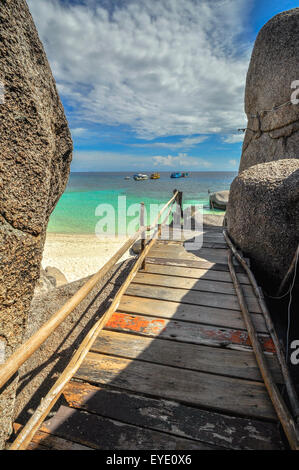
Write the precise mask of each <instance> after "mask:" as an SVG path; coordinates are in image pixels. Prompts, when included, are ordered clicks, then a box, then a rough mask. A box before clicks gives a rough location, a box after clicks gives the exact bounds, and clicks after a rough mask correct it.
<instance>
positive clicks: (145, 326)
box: [106, 312, 167, 334]
mask: <svg viewBox="0 0 299 470" xmlns="http://www.w3.org/2000/svg"><path fill="white" fill-rule="evenodd" d="M166 322H167V320H163V319H160V318H155V319H152V320H149V319H147V318H145V317H142V316H134V315H129V314H126V313H119V312H115V313H114V314H113V315H112V317H111V319H110V320H109V321H108V322H107V324H106V328H113V329H124V330H130V331H133V332H135V333H145V332H146V331H151V332H152V333H153V334H159V333H160V332H161V331H162V330H163V328H164V327H165V324H166Z"/></svg>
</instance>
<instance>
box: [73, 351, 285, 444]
mask: <svg viewBox="0 0 299 470" xmlns="http://www.w3.org/2000/svg"><path fill="white" fill-rule="evenodd" d="M76 378H79V379H83V380H87V381H89V382H91V383H98V384H105V385H110V386H114V387H118V388H122V389H125V390H130V391H135V392H138V393H145V394H148V395H151V396H156V397H162V398H167V399H171V400H177V401H179V402H182V403H188V404H192V405H196V406H201V407H204V408H206V409H212V410H222V412H229V413H235V414H237V415H243V416H247V417H258V418H264V419H269V420H276V415H275V411H274V409H273V407H272V404H271V401H270V399H269V397H268V394H267V392H266V389H265V387H264V385H263V384H261V383H260V382H253V381H248V380H243V379H236V378H232V377H224V376H220V375H213V374H207V373H205V372H196V371H188V370H184V369H178V368H174V367H168V366H162V365H158V364H153V363H146V362H142V361H138V360H133V361H132V360H129V359H123V358H116V357H111V356H106V355H102V354H96V353H89V354H88V355H87V357H86V359H85V361H84V362H83V364H82V365H81V367H80V369H79V370H78V371H77V373H76ZM72 440H74V439H72ZM88 445H89V444H88Z"/></svg>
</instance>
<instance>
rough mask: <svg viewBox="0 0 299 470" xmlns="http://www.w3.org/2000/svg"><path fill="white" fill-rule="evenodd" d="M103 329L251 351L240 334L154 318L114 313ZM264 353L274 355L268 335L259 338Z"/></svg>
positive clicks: (244, 334) (223, 329) (246, 340)
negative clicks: (237, 347)
mask: <svg viewBox="0 0 299 470" xmlns="http://www.w3.org/2000/svg"><path fill="white" fill-rule="evenodd" d="M106 329H110V330H115V331H123V332H127V333H135V334H140V335H143V336H149V337H157V336H159V337H160V338H162V339H170V340H173V341H181V342H184V343H193V344H205V345H208V346H214V347H226V348H231V349H234V348H236V346H239V347H242V348H244V347H245V348H246V347H247V348H251V343H250V340H249V337H248V334H247V331H244V330H234V329H230V328H217V327H214V326H208V325H200V324H196V323H191V322H182V321H175V320H165V319H163V318H157V317H150V316H147V317H143V316H141V315H129V314H127V313H121V312H115V313H114V314H113V315H112V317H111V319H110V320H109V321H108V322H107V324H106ZM259 338H260V341H261V344H262V346H263V348H264V350H265V351H268V352H274V351H275V350H274V345H273V342H272V339H271V338H270V336H269V335H265V334H260V335H259Z"/></svg>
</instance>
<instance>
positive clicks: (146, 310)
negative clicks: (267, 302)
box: [118, 295, 268, 333]
mask: <svg viewBox="0 0 299 470" xmlns="http://www.w3.org/2000/svg"><path fill="white" fill-rule="evenodd" d="M118 311H119V312H126V313H131V314H136V313H137V314H141V315H150V316H153V314H154V315H155V316H156V317H161V318H169V319H173V320H182V321H189V322H194V323H202V324H206V325H214V326H220V327H227V328H234V329H241V330H245V329H246V327H245V323H244V320H243V317H242V314H241V312H238V311H237V310H229V309H224V308H214V307H207V306H204V307H203V306H201V305H188V304H182V303H179V302H168V301H166V300H157V299H148V298H142V297H134V296H131V295H124V296H123V297H122V299H121V302H120V304H119V307H118ZM252 320H253V322H254V325H255V327H256V329H257V331H258V332H260V333H268V330H267V327H266V324H265V320H264V318H263V316H262V315H261V314H259V313H253V314H252Z"/></svg>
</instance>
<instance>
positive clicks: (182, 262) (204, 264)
mask: <svg viewBox="0 0 299 470" xmlns="http://www.w3.org/2000/svg"><path fill="white" fill-rule="evenodd" d="M160 255H161V253H160V252H158V253H157V256H153V255H152V254H150V255H149V256H147V258H146V263H147V264H148V263H150V264H162V265H164V266H186V267H188V268H200V269H209V270H214V271H225V272H229V269H228V265H227V263H214V262H210V261H206V260H200V259H181V258H175V257H171V256H169V257H167V256H165V257H162V256H160ZM236 271H237V273H244V270H243V268H241V266H238V265H236Z"/></svg>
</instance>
